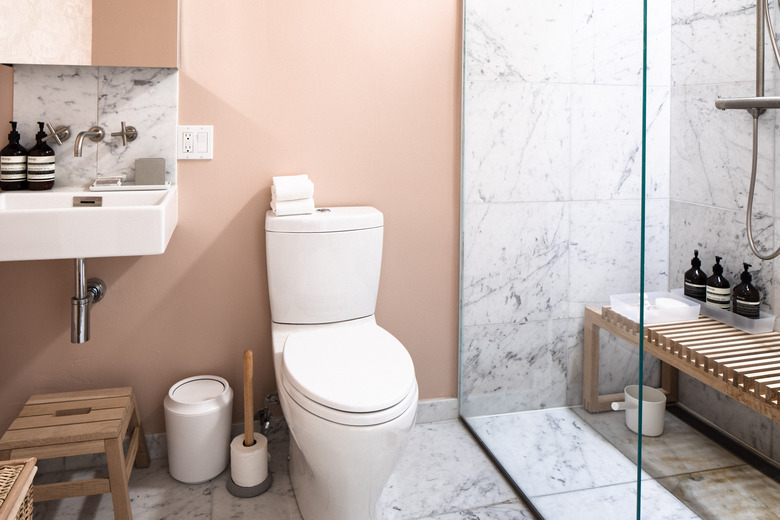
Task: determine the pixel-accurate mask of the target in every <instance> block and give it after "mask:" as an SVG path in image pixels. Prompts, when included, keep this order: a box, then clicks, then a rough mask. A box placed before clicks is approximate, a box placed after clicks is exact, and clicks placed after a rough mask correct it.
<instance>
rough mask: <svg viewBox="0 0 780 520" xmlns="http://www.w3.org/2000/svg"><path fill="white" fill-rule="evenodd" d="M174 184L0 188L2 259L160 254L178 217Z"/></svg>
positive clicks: (176, 192) (177, 201) (0, 259)
mask: <svg viewBox="0 0 780 520" xmlns="http://www.w3.org/2000/svg"><path fill="white" fill-rule="evenodd" d="M178 203H179V193H178V188H177V187H176V186H175V185H174V186H170V187H168V189H165V190H155V191H100V192H93V191H89V190H88V189H86V188H55V189H53V190H51V191H38V192H36V191H5V192H0V261H8V260H48V259H54V258H95V257H102V256H138V255H156V254H160V253H163V252H164V251H165V248H166V247H167V246H168V241H169V240H170V239H171V235H172V234H173V230H174V228H175V227H176V223H177V221H178Z"/></svg>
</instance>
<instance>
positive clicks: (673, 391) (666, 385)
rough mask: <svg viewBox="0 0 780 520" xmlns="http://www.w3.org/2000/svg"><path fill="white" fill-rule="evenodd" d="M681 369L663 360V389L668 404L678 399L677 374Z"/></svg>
mask: <svg viewBox="0 0 780 520" xmlns="http://www.w3.org/2000/svg"><path fill="white" fill-rule="evenodd" d="M679 373H680V371H679V370H677V369H676V368H674V367H673V366H672V365H667V364H666V363H664V362H663V361H661V391H662V392H663V393H664V394H666V404H669V403H673V402H675V401H677V380H678V379H677V376H678V374H679Z"/></svg>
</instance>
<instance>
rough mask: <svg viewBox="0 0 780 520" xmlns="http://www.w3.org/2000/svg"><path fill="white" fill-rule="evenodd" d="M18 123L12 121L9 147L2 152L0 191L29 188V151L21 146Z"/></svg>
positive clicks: (0, 151) (0, 156)
mask: <svg viewBox="0 0 780 520" xmlns="http://www.w3.org/2000/svg"><path fill="white" fill-rule="evenodd" d="M20 137H21V136H20V135H19V132H17V131H16V121H11V133H10V134H8V146H6V147H5V148H3V149H2V150H0V189H3V190H6V191H11V190H23V189H25V188H26V187H27V150H26V149H25V148H24V146H22V145H20V144H19V138H20Z"/></svg>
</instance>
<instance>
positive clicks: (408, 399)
mask: <svg viewBox="0 0 780 520" xmlns="http://www.w3.org/2000/svg"><path fill="white" fill-rule="evenodd" d="M282 383H283V386H284V388H285V390H286V391H287V392H288V393H289V394H290V396H291V397H292V398H293V399H294V400H295V401H296V402H297V403H298V404H299V405H300V406H302V407H303V408H305V409H306V410H308V411H310V412H311V413H314V414H315V415H318V416H320V417H323V418H324V419H328V420H330V421H333V422H338V423H340V424H352V425H362V426H365V425H370V424H380V423H382V422H386V421H389V420H392V419H394V418H395V417H398V416H399V415H401V414H402V413H403V412H404V411H406V409H408V407H409V406H410V405H411V403H412V402H413V401H414V400H415V399H416V397H417V382H416V379H415V376H414V365H413V363H412V359H411V357H410V356H409V353H408V352H407V351H406V349H405V348H404V347H403V345H402V344H401V343H400V342H399V341H398V340H397V339H396V338H395V337H393V335H392V334H390V333H389V332H387V331H386V330H384V329H382V328H381V327H379V326H378V325H359V326H346V327H334V328H333V329H329V330H323V329H319V330H316V331H308V332H297V333H293V334H290V335H289V336H288V337H287V340H286V341H285V344H284V350H283V353H282Z"/></svg>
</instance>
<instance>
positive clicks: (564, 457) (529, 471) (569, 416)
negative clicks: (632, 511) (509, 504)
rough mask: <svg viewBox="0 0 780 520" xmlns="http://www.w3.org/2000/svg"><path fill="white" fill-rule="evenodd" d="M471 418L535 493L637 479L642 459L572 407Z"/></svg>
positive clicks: (530, 492)
mask: <svg viewBox="0 0 780 520" xmlns="http://www.w3.org/2000/svg"><path fill="white" fill-rule="evenodd" d="M467 421H468V423H469V424H470V425H471V426H472V428H474V430H475V431H476V432H477V434H478V435H479V436H480V438H481V439H482V441H483V442H484V443H485V444H486V445H487V447H488V448H489V449H490V450H491V451H492V452H493V453H494V454H496V456H497V457H498V458H499V460H500V461H501V464H502V465H503V467H504V469H505V470H506V471H507V472H508V473H509V475H511V476H512V478H513V479H514V480H515V482H516V483H517V485H518V486H519V487H520V489H522V490H523V492H524V493H525V494H526V495H527V496H529V497H536V496H540V495H548V494H553V493H564V492H569V491H578V490H586V489H592V488H598V487H602V486H609V485H614V484H621V483H631V482H635V481H636V473H637V471H636V465H635V464H634V463H632V462H631V461H630V460H628V459H627V458H626V457H625V456H623V455H622V454H621V453H620V452H619V451H617V450H616V449H615V448H614V447H612V445H611V444H609V443H608V442H607V441H606V440H604V438H603V437H601V436H600V435H599V434H598V433H597V432H596V431H595V430H593V429H592V428H591V427H590V426H588V425H587V424H586V423H585V421H583V420H582V419H581V418H580V417H579V416H578V415H577V414H575V413H574V412H573V411H572V410H571V409H569V408H556V409H550V410H538V411H532V412H520V413H516V414H506V415H499V416H489V417H479V418H469V419H467ZM519 439H522V442H518V440H519Z"/></svg>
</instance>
